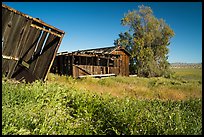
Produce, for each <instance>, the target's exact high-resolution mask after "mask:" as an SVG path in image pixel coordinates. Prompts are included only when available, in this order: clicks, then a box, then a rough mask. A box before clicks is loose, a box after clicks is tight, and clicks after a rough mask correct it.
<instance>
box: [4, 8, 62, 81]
mask: <svg viewBox="0 0 204 137" xmlns="http://www.w3.org/2000/svg"><path fill="white" fill-rule="evenodd" d="M63 35H64V32H63V31H61V30H59V29H57V28H55V27H53V26H50V25H48V24H46V23H44V22H43V21H41V20H38V19H35V18H32V17H30V16H28V15H25V14H23V13H21V12H19V11H17V10H15V9H12V8H10V7H8V6H6V5H4V4H2V73H4V74H5V75H6V76H7V77H8V78H15V79H17V80H23V79H25V80H26V81H27V82H32V81H34V80H36V79H41V80H45V79H46V77H47V73H48V72H49V70H50V67H51V65H52V63H53V61H54V57H55V55H56V52H57V50H58V48H59V46H60V43H61V40H62V38H63Z"/></svg>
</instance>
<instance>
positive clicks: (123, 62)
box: [112, 50, 129, 76]
mask: <svg viewBox="0 0 204 137" xmlns="http://www.w3.org/2000/svg"><path fill="white" fill-rule="evenodd" d="M112 54H115V55H120V57H119V58H118V61H119V62H118V65H119V75H121V76H129V56H128V55H127V53H126V52H124V51H123V50H116V51H113V52H112Z"/></svg>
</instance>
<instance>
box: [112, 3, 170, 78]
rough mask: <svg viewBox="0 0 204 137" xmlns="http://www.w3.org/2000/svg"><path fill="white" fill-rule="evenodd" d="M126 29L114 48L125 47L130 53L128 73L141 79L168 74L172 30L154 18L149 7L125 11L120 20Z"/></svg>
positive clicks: (161, 20)
mask: <svg viewBox="0 0 204 137" xmlns="http://www.w3.org/2000/svg"><path fill="white" fill-rule="evenodd" d="M121 24H122V25H123V26H128V28H129V30H128V31H126V32H124V33H122V32H121V33H120V34H119V38H118V39H117V40H115V41H114V44H115V45H120V46H123V47H125V48H126V49H127V50H128V51H129V52H130V53H131V57H130V72H131V73H132V74H137V75H139V76H144V77H153V76H167V75H168V74H169V66H170V64H169V62H168V61H167V59H168V56H167V54H168V52H169V49H168V46H169V44H170V39H171V38H172V37H173V36H174V31H173V30H172V29H171V28H170V26H169V25H167V24H166V23H165V21H164V20H163V19H157V18H156V17H155V16H154V15H153V11H152V9H151V8H150V7H147V6H144V5H142V6H139V10H133V11H128V13H127V14H125V15H124V17H123V18H122V20H121Z"/></svg>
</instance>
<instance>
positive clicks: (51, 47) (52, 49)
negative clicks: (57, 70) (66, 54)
mask: <svg viewBox="0 0 204 137" xmlns="http://www.w3.org/2000/svg"><path fill="white" fill-rule="evenodd" d="M59 40H60V38H59V37H56V36H54V35H52V34H50V35H49V37H48V39H47V41H46V44H45V46H44V48H43V51H42V54H41V55H40V57H39V61H38V64H37V66H36V69H35V70H34V74H36V75H37V76H39V77H40V78H42V79H43V80H44V79H45V77H46V75H47V73H48V71H49V69H50V67H51V65H52V62H51V61H52V60H53V59H54V54H55V53H56V49H57V47H58V46H59V45H58V43H59ZM53 61H54V60H53Z"/></svg>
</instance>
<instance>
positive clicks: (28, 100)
mask: <svg viewBox="0 0 204 137" xmlns="http://www.w3.org/2000/svg"><path fill="white" fill-rule="evenodd" d="M174 71H175V74H174V75H173V76H172V78H171V79H166V78H161V77H159V78H138V77H110V78H104V79H94V78H84V79H73V78H71V77H66V76H58V75H54V74H51V73H50V74H49V76H48V80H47V81H46V82H45V83H43V82H40V81H36V82H34V83H32V84H26V83H17V82H15V81H14V80H9V79H7V78H5V77H3V78H2V134H3V135H6V134H12V135H13V134H14V135H15V134H17V135H21V134H31V135H33V134H35V135H61V134H62V135H86V134H91V135H98V134H99V135H100V134H105V135H107V134H108V135H109V134H111V135H112V134H117V135H180V134H182V135H201V134H202V70H201V69H182V70H181V69H174Z"/></svg>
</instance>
